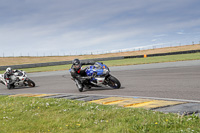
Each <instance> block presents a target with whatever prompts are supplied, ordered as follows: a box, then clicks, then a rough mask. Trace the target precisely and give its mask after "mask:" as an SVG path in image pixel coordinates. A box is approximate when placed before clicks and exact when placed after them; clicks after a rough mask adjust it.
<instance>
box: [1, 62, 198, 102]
mask: <svg viewBox="0 0 200 133" xmlns="http://www.w3.org/2000/svg"><path fill="white" fill-rule="evenodd" d="M110 70H111V74H112V75H113V76H115V77H117V78H118V79H119V81H120V82H121V84H122V87H121V88H120V89H111V88H100V87H99V88H92V89H91V90H85V91H84V92H79V91H78V89H77V88H76V86H75V84H74V82H73V81H72V80H71V77H70V74H69V72H68V71H57V72H41V73H30V74H28V76H29V77H30V78H31V79H32V80H33V81H34V82H35V83H36V87H34V88H15V89H11V90H8V89H7V88H6V87H5V86H4V85H2V84H0V93H4V94H18V93H72V94H96V95H120V96H140V97H156V98H169V99H186V100H196V101H200V60H196V61H183V62H173V63H157V64H147V65H133V66H121V67H111V68H110Z"/></svg>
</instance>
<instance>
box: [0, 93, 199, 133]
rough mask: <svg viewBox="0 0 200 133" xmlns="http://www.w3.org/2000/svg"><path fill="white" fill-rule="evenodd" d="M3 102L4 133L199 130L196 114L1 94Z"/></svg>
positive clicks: (1, 125) (0, 105)
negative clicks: (170, 112)
mask: <svg viewBox="0 0 200 133" xmlns="http://www.w3.org/2000/svg"><path fill="white" fill-rule="evenodd" d="M0 101H1V103H0V132H1V133H8V132H10V133H12V132H20V133H27V132H52V133H56V132H70V133H75V132H76V133H94V132H95V133H98V132H106V133H119V132H120V133H121V132H124V133H125V132H126V133H138V132H150V133H151V132H152V133H155V132H157V133H161V132H162V133H168V132H173V133H174V132H178V133H180V132H184V133H187V132H200V128H199V123H200V119H199V117H198V116H196V115H192V116H180V115H177V114H164V113H161V112H154V111H150V110H144V109H137V108H122V107H117V106H110V105H109V106H105V105H98V104H95V103H89V102H81V101H72V100H67V99H53V98H49V99H44V98H32V97H9V96H0Z"/></svg>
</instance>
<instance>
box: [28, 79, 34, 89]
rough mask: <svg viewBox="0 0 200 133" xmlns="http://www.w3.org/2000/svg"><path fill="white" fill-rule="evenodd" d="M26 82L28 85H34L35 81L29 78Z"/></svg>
mask: <svg viewBox="0 0 200 133" xmlns="http://www.w3.org/2000/svg"><path fill="white" fill-rule="evenodd" d="M27 82H28V86H29V87H35V83H34V82H33V81H32V80H30V79H29V80H28V81H27Z"/></svg>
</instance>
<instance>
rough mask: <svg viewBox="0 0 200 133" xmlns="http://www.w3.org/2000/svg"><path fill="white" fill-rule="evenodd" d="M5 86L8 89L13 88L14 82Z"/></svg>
mask: <svg viewBox="0 0 200 133" xmlns="http://www.w3.org/2000/svg"><path fill="white" fill-rule="evenodd" d="M7 88H8V89H9V90H10V89H14V88H15V85H14V84H7Z"/></svg>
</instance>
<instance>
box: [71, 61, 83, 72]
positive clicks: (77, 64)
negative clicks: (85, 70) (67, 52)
mask: <svg viewBox="0 0 200 133" xmlns="http://www.w3.org/2000/svg"><path fill="white" fill-rule="evenodd" d="M72 64H73V67H74V68H75V70H79V69H80V68H81V62H80V60H79V59H74V60H73V61H72Z"/></svg>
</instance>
